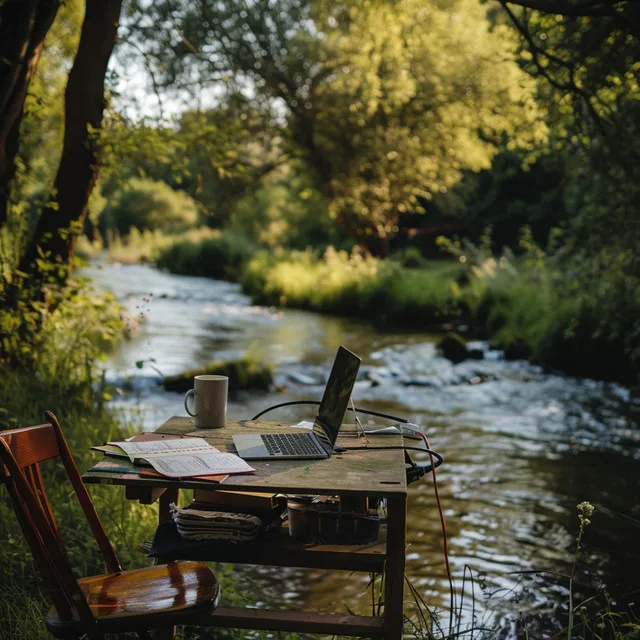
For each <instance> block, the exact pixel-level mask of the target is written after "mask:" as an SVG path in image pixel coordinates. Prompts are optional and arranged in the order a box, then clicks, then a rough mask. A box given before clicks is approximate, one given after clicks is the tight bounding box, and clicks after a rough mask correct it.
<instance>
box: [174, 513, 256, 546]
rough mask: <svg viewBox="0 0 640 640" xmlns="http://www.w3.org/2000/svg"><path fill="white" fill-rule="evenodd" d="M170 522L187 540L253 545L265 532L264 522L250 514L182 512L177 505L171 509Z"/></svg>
mask: <svg viewBox="0 0 640 640" xmlns="http://www.w3.org/2000/svg"><path fill="white" fill-rule="evenodd" d="M171 519H172V520H173V522H174V523H175V525H176V528H177V530H178V533H179V534H180V535H181V536H182V537H183V538H185V539H187V540H223V541H228V542H251V541H253V540H255V539H256V538H257V537H258V536H259V535H260V533H261V531H262V529H263V522H262V520H261V519H260V518H259V517H258V516H254V515H250V514H248V513H231V512H227V511H209V510H204V509H192V508H189V507H187V508H186V509H182V508H180V507H178V506H176V505H175V504H172V505H171Z"/></svg>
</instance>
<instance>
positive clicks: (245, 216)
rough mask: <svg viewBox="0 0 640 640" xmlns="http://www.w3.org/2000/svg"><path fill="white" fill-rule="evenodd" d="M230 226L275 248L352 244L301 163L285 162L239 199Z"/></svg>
mask: <svg viewBox="0 0 640 640" xmlns="http://www.w3.org/2000/svg"><path fill="white" fill-rule="evenodd" d="M230 228H231V229H232V230H234V231H237V232H238V233H242V234H244V235H247V236H248V237H250V238H251V239H252V240H253V241H254V242H255V243H256V244H258V245H262V246H267V247H271V248H275V247H284V248H288V249H300V250H302V249H305V248H306V247H309V246H312V247H314V248H315V249H319V248H322V247H325V246H327V245H330V244H331V245H334V246H335V245H344V244H350V243H349V241H348V240H347V239H346V238H345V237H344V235H342V234H340V232H339V230H338V229H337V228H336V226H335V224H333V223H332V221H331V220H330V219H329V203H328V201H327V199H326V198H325V197H324V196H323V195H322V194H321V193H320V192H319V191H318V190H317V189H315V188H313V184H312V182H311V181H310V180H309V178H308V176H306V175H305V174H304V173H303V172H302V170H301V168H300V166H299V163H298V164H297V165H293V166H292V165H285V166H283V167H280V168H279V169H277V170H275V171H273V172H272V173H271V174H270V175H269V176H268V177H267V178H265V179H264V180H263V186H261V187H260V188H259V189H258V190H257V191H256V192H255V193H253V194H251V195H248V196H245V197H244V198H242V199H241V200H239V201H238V202H237V204H236V205H235V207H234V210H233V214H232V217H231V224H230Z"/></svg>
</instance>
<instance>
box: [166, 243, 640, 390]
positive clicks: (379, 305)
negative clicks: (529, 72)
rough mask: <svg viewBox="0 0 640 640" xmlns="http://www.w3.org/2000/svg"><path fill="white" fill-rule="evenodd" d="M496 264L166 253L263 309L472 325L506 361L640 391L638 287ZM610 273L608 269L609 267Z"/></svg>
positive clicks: (532, 250) (632, 281) (462, 252)
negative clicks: (229, 283)
mask: <svg viewBox="0 0 640 640" xmlns="http://www.w3.org/2000/svg"><path fill="white" fill-rule="evenodd" d="M525 249H526V250H525V252H524V254H523V255H521V256H520V257H517V258H516V257H515V256H514V255H513V254H512V253H510V252H506V253H505V254H504V255H502V256H501V257H499V258H496V257H494V256H492V255H491V254H490V253H489V252H486V251H483V249H482V248H481V247H475V246H473V245H470V244H467V245H465V247H464V248H463V249H461V248H458V251H457V254H456V258H457V259H455V260H452V259H448V260H446V259H445V260H438V261H435V260H432V261H427V260H424V259H423V258H421V257H420V256H417V255H415V252H413V253H411V252H407V251H405V252H404V253H402V254H400V255H399V256H398V259H391V260H386V261H382V260H378V259H376V258H372V257H368V256H364V255H362V254H361V253H359V252H358V251H357V250H356V251H354V252H352V253H347V252H345V251H338V250H336V249H334V248H332V247H329V248H328V249H327V250H326V252H325V253H324V254H323V255H318V254H317V253H316V252H314V251H312V250H310V249H308V250H306V251H285V250H275V251H266V250H261V251H258V252H253V251H252V248H251V246H250V245H248V244H247V243H246V242H244V241H243V240H242V239H241V238H239V237H237V236H229V235H228V234H222V236H220V237H218V238H214V239H208V240H204V241H202V242H200V243H193V242H191V241H189V242H181V243H176V244H173V245H172V246H171V247H170V248H168V249H167V250H165V251H163V252H162V253H161V254H159V258H158V262H157V264H158V266H160V267H162V268H166V269H168V270H169V271H171V272H174V273H180V274H189V275H202V276H209V277H217V278H226V279H231V280H238V281H239V282H240V283H241V284H242V287H243V289H244V291H245V292H246V293H248V294H249V295H251V297H252V299H253V301H254V302H255V303H256V304H262V305H270V306H276V307H291V308H298V309H307V310H310V311H315V312H318V313H329V314H334V315H340V316H349V317H353V318H360V319H362V320H365V321H367V322H371V323H373V324H376V325H377V326H380V327H385V328H400V329H403V330H407V329H408V330H417V331H425V332H429V331H433V330H438V329H440V328H441V327H442V325H443V324H450V323H458V324H466V325H469V326H470V328H471V330H472V333H473V335H475V336H478V337H485V338H489V339H490V340H491V342H492V343H493V345H494V346H495V347H496V348H500V349H502V350H504V352H505V354H506V356H507V357H508V358H524V359H530V360H532V361H534V362H536V363H539V364H541V365H543V366H544V367H546V368H548V369H552V370H559V371H563V372H565V373H569V374H573V375H580V376H589V377H593V378H597V379H605V380H617V381H620V382H623V383H630V384H637V382H638V376H637V371H638V370H640V323H638V321H637V318H638V317H640V286H639V285H638V281H637V278H631V277H629V276H627V275H625V273H624V270H623V269H622V268H621V267H620V265H619V264H617V263H616V262H615V261H612V260H609V259H607V260H603V261H602V265H600V266H597V267H596V268H593V269H592V270H593V273H590V272H589V269H590V268H591V267H590V266H589V265H588V264H584V263H575V264H574V265H573V266H571V265H569V266H568V265H567V264H563V265H562V266H560V265H559V264H556V263H554V261H553V260H552V259H550V258H549V257H548V256H546V255H545V254H544V253H543V252H542V251H541V250H540V249H539V248H538V247H535V246H531V245H526V246H525ZM603 265H604V266H603Z"/></svg>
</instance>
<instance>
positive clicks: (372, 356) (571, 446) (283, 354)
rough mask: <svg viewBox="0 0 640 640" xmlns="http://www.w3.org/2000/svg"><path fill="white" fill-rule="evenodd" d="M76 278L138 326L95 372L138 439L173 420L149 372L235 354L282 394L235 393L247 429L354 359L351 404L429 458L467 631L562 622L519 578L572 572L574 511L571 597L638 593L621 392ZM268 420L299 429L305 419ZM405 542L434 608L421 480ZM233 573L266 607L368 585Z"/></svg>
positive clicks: (338, 323) (317, 575)
mask: <svg viewBox="0 0 640 640" xmlns="http://www.w3.org/2000/svg"><path fill="white" fill-rule="evenodd" d="M85 274H86V275H89V276H91V277H92V278H93V279H94V281H95V283H96V285H98V286H101V287H106V288H107V289H109V290H110V291H112V292H113V293H114V294H115V295H116V296H117V297H118V299H119V300H120V301H121V302H122V303H123V304H125V305H126V306H127V308H128V309H129V313H130V315H131V317H132V318H133V322H134V323H135V324H137V323H138V321H140V326H139V329H138V331H137V333H136V335H135V338H134V339H133V340H132V341H130V342H127V343H124V344H122V345H121V346H120V347H119V348H118V350H117V351H116V352H115V353H113V354H112V355H111V357H110V358H109V360H108V363H107V375H108V378H109V379H110V380H111V381H112V382H115V383H116V384H118V385H121V386H125V382H126V383H127V386H128V387H129V388H132V389H133V391H130V392H129V393H127V394H125V395H124V396H123V397H122V398H120V399H119V400H117V401H116V404H117V405H118V406H120V407H121V408H123V409H124V410H125V411H129V412H131V413H132V414H134V415H135V416H136V417H137V419H138V420H139V421H140V424H141V427H144V428H145V429H152V428H155V427H157V426H158V425H159V424H160V423H161V422H163V421H164V420H165V419H166V418H167V417H169V416H171V415H182V414H183V413H184V410H183V407H182V396H181V395H180V394H175V393H167V392H164V391H162V390H161V388H159V387H158V386H157V380H158V374H157V373H156V372H155V370H154V367H155V368H156V369H158V370H159V371H160V372H161V373H162V374H164V375H170V374H173V373H177V372H179V371H182V370H185V369H188V368H192V367H194V366H198V365H201V364H205V363H207V362H210V361H212V360H215V359H227V358H237V357H240V356H242V355H245V354H250V355H252V356H253V357H255V358H256V359H258V360H262V361H265V362H268V363H271V364H273V365H274V367H275V369H276V382H277V384H278V385H279V386H280V387H281V388H282V392H281V393H277V394H276V393H268V394H262V393H261V394H255V393H253V394H250V393H243V394H240V395H238V396H237V397H234V398H232V399H231V401H230V404H229V415H230V417H231V418H248V417H251V416H252V415H253V414H254V413H257V412H258V411H259V410H261V409H263V408H265V407H267V406H269V405H270V404H274V403H275V402H281V401H285V400H290V399H317V398H319V397H320V395H321V393H322V389H323V387H324V383H325V381H326V375H327V373H328V369H329V366H328V365H329V364H330V362H331V360H332V358H333V355H334V353H335V350H336V348H337V346H338V345H340V344H344V345H346V346H347V347H349V348H350V349H352V350H353V351H355V352H356V353H358V354H359V355H361V356H362V357H363V367H362V369H361V376H360V378H359V381H358V382H357V383H356V390H355V392H354V398H355V399H356V402H357V404H359V405H361V406H364V407H369V408H372V409H379V410H382V411H388V412H391V413H396V414H398V415H402V416H404V417H407V418H409V419H410V420H411V421H412V422H415V423H418V424H420V425H422V427H423V429H424V431H425V433H426V434H427V435H428V437H429V438H430V440H431V443H432V446H433V447H434V448H435V449H436V450H438V451H439V452H441V453H442V454H443V455H444V456H445V459H446V462H445V465H444V466H443V467H442V469H441V470H440V473H439V483H438V484H439V487H440V495H441V499H442V503H443V505H444V508H445V515H446V518H447V524H448V530H449V545H450V556H451V562H452V569H453V572H454V577H455V581H456V583H457V586H458V590H460V587H461V585H462V580H463V574H464V572H465V567H469V568H471V569H472V570H473V575H474V590H475V610H476V614H477V617H476V624H477V625H478V626H483V625H484V626H490V627H493V626H494V625H496V624H498V625H500V626H501V628H502V633H501V635H502V637H515V636H517V635H518V633H519V629H520V628H521V627H520V626H519V625H520V623H519V622H518V620H519V619H520V615H521V613H522V615H523V616H524V619H526V621H527V622H526V624H527V627H528V628H529V630H530V637H544V636H545V635H547V634H548V633H550V632H551V631H552V630H553V629H554V628H558V626H559V625H561V624H562V621H563V619H565V618H566V612H567V607H568V587H567V584H568V581H567V580H566V579H565V578H563V577H561V576H558V575H555V574H552V573H532V572H534V571H545V570H546V571H553V572H556V573H562V574H567V573H568V572H569V571H570V568H571V562H572V560H573V552H574V549H575V537H576V532H577V514H576V505H577V504H578V503H580V502H582V501H583V500H588V501H590V502H592V503H594V504H595V505H597V506H598V509H597V511H596V513H595V514H594V516H593V518H592V520H593V524H592V525H591V526H590V528H589V530H588V531H587V534H586V535H585V552H584V555H585V557H586V558H587V562H585V563H584V566H583V565H580V570H579V572H578V575H577V582H578V591H579V592H581V593H584V594H590V593H592V592H593V587H592V585H593V583H594V580H595V581H596V582H597V581H598V580H602V581H603V582H604V583H606V584H607V586H608V588H609V590H610V591H611V593H613V594H620V598H621V599H622V598H624V597H627V596H625V594H627V593H629V592H631V591H633V590H634V589H636V588H637V586H638V585H639V584H640V580H638V579H637V577H636V576H638V575H639V571H640V546H639V545H638V544H637V540H638V533H639V532H640V528H639V524H638V521H640V506H639V505H640V500H639V498H640V462H639V460H638V459H639V458H640V429H639V428H638V427H639V422H640V419H639V416H640V402H639V400H638V398H634V397H633V396H632V394H631V393H630V392H629V390H627V389H625V388H623V387H621V386H619V385H615V384H611V383H602V382H596V381H593V380H588V379H578V378H569V377H566V376H560V375H552V374H549V373H545V372H544V371H542V370H541V369H540V368H539V367H536V366H534V365H531V364H529V363H526V362H520V361H516V362H506V361H504V360H502V359H501V357H500V354H499V353H496V352H492V351H490V350H489V349H488V347H487V345H486V344H483V343H479V344H477V345H476V346H478V347H479V348H481V349H483V350H484V351H485V359H483V360H479V361H468V362H463V363H461V364H458V365H452V364H451V363H450V362H448V361H447V360H445V359H443V358H441V357H439V356H438V355H437V354H436V351H435V348H434V346H433V337H432V336H429V335H426V334H416V333H401V332H396V333H381V332H378V331H376V330H374V329H373V328H371V327H367V326H363V325H361V324H360V323H357V322H353V321H349V320H345V319H341V318H333V317H326V316H319V315H317V314H313V313H306V312H300V311H290V310H286V311H274V310H270V309H265V308H263V307H256V306H252V305H251V302H250V300H249V298H248V297H247V296H245V295H243V294H242V293H241V291H240V289H239V287H238V286H237V285H235V284H231V283H226V282H219V281H214V280H208V279H203V278H193V277H184V276H175V275H170V274H166V273H162V272H160V271H158V270H157V269H154V268H152V267H148V266H116V265H112V266H105V267H99V266H92V267H90V268H88V269H86V270H85ZM151 359H153V362H151V361H150V360H151ZM139 361H142V362H143V364H142V368H138V366H136V362H139ZM152 365H153V366H152ZM277 415H278V418H282V419H289V418H290V419H302V418H309V417H310V416H309V414H308V410H307V411H306V413H305V411H304V410H302V411H294V410H289V411H288V412H285V411H281V412H279V413H278V414H277ZM625 516H627V517H625ZM630 518H632V519H630ZM408 540H409V549H408V561H407V574H408V576H409V578H410V580H411V582H412V583H413V584H414V585H415V586H416V587H417V589H418V590H419V591H420V593H421V594H422V596H423V597H424V599H425V600H426V601H427V602H428V603H429V604H430V605H434V606H446V603H447V594H448V586H447V581H446V576H445V572H444V566H443V560H442V538H441V533H440V525H439V520H438V517H437V511H436V509H435V501H434V497H433V490H432V486H431V483H430V482H424V481H422V482H420V483H416V484H414V485H412V486H411V487H410V493H409V523H408ZM523 572H524V573H523ZM241 573H242V575H243V577H244V579H246V580H248V581H251V582H252V583H254V584H256V583H257V584H258V585H260V586H261V587H262V588H263V589H264V590H265V593H266V594H269V593H272V594H273V593H276V594H278V593H279V594H281V592H282V588H281V582H282V581H283V580H286V583H287V585H288V589H287V592H286V593H285V595H284V599H285V600H287V602H289V603H290V605H291V606H292V607H298V608H313V609H318V608H320V609H322V610H334V611H344V610H345V607H349V608H350V609H353V610H359V611H362V612H368V611H369V607H370V605H369V603H370V595H369V594H367V593H364V591H365V588H366V586H367V582H368V579H369V578H368V577H367V576H357V575H348V574H344V575H343V574H335V573H334V574H328V573H325V572H321V571H285V570H277V569H268V570H257V569H254V570H249V571H247V570H242V571H241ZM465 594H466V595H465V598H466V600H467V601H466V604H464V606H463V609H464V611H465V616H464V617H465V624H469V623H471V611H472V603H473V601H474V600H473V599H472V598H471V585H470V584H469V582H468V581H467V584H466V588H465ZM632 599H633V596H632V595H629V596H628V597H627V600H626V601H627V602H628V601H629V600H632ZM407 608H408V611H411V605H410V604H409V605H408V607H407Z"/></svg>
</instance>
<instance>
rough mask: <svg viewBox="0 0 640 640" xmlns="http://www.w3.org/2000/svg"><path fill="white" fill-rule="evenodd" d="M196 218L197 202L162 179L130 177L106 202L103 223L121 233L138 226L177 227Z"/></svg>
mask: <svg viewBox="0 0 640 640" xmlns="http://www.w3.org/2000/svg"><path fill="white" fill-rule="evenodd" d="M197 220H198V206H197V204H196V203H195V202H194V201H193V199H192V198H190V197H189V196H188V195H187V194H186V193H184V192H182V191H175V190H173V189H172V188H171V187H170V186H169V185H167V184H165V183H164V182H155V181H153V180H147V179H141V178H132V179H131V180H129V182H128V183H127V184H126V185H125V186H124V187H123V188H122V189H121V190H120V191H118V192H117V193H116V194H115V195H114V196H113V197H112V198H111V199H110V201H109V203H108V204H107V205H106V206H105V208H104V211H103V213H102V226H103V227H104V228H105V229H113V230H116V231H118V233H120V234H123V235H125V234H127V233H129V231H130V230H131V228H132V227H135V228H136V229H139V230H144V229H152V230H156V229H161V230H163V231H180V230H183V229H185V228H187V227H190V226H193V225H195V224H196V222H197Z"/></svg>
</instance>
